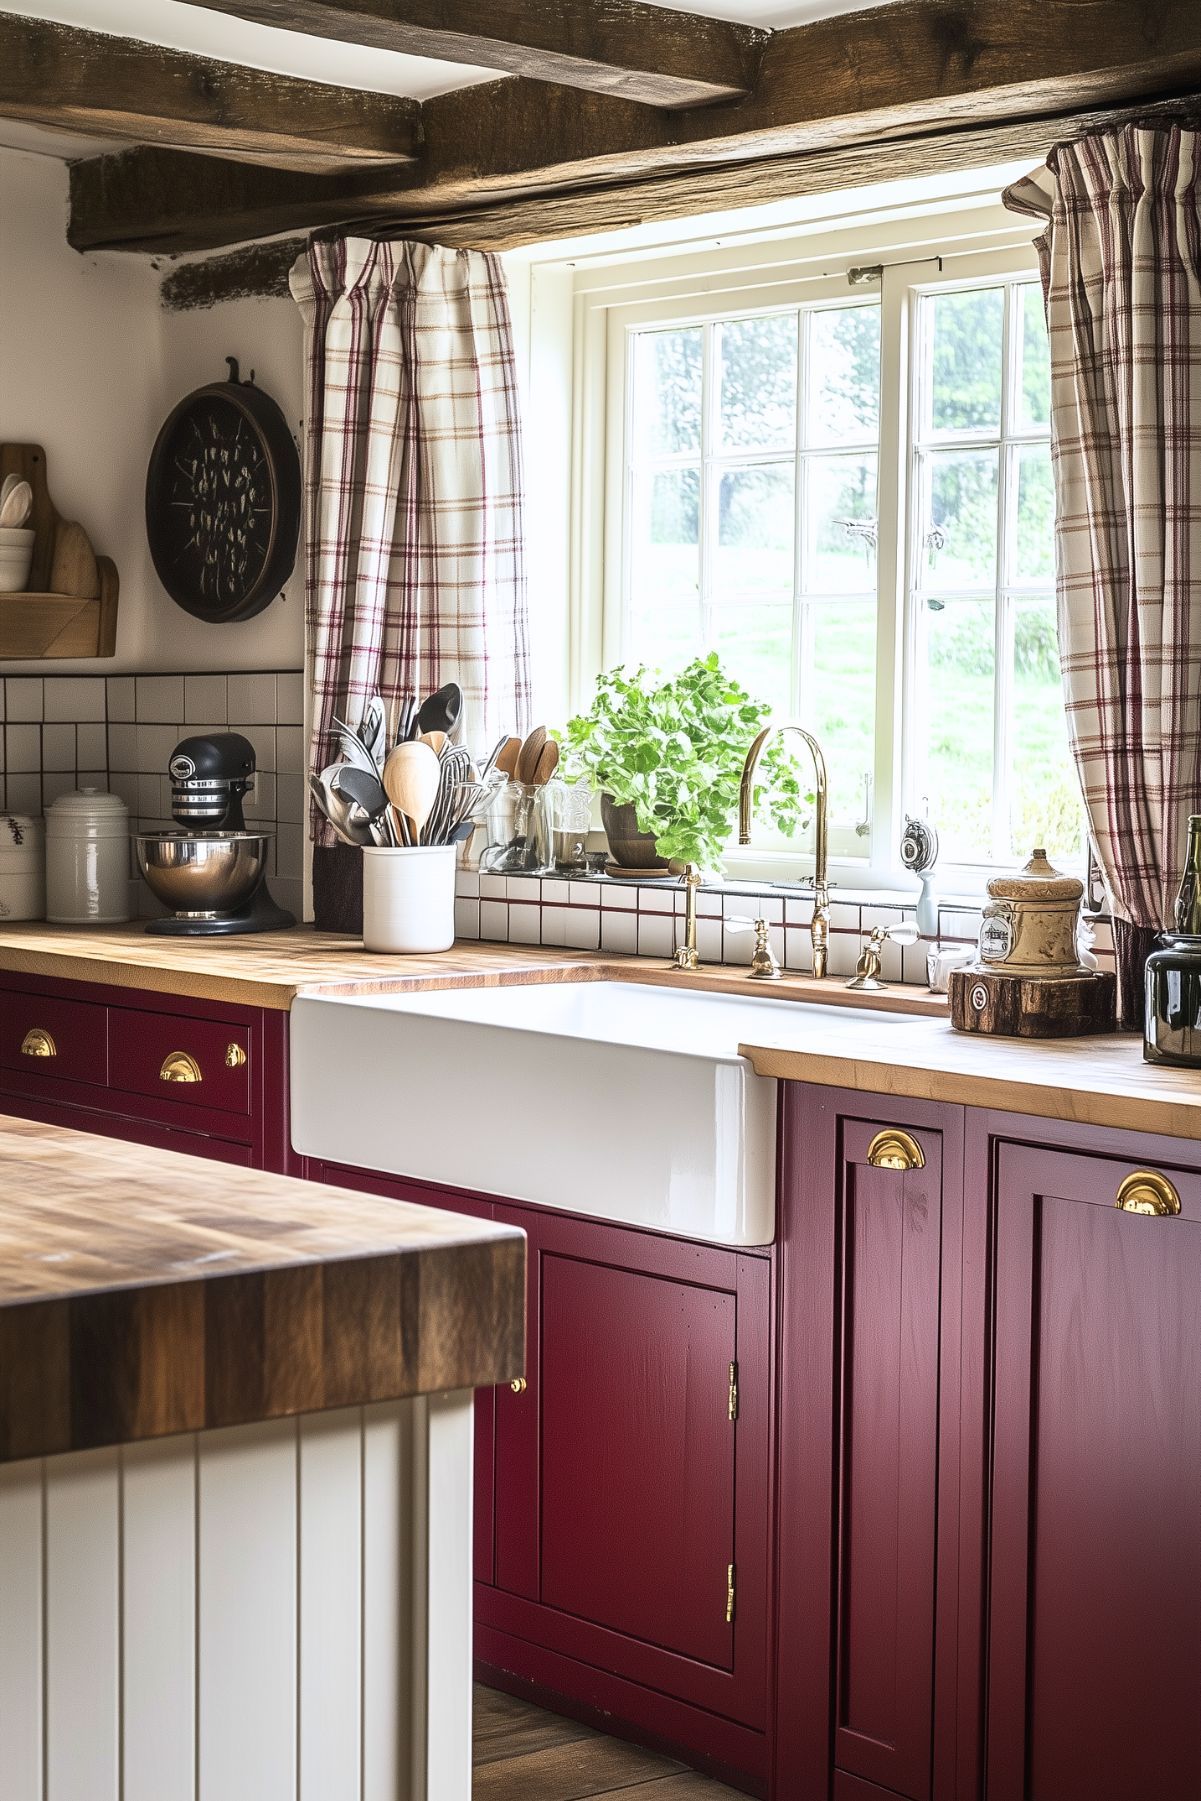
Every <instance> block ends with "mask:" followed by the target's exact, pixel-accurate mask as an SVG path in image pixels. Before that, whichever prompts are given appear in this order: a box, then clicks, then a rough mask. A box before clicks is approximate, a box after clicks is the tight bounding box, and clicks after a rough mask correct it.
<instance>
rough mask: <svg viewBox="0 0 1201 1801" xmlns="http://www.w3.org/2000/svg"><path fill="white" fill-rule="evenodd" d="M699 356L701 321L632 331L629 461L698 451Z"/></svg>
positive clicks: (701, 361)
mask: <svg viewBox="0 0 1201 1801" xmlns="http://www.w3.org/2000/svg"><path fill="white" fill-rule="evenodd" d="M703 360H704V333H703V331H702V329H701V327H700V326H699V325H697V326H692V327H690V328H689V329H688V330H685V331H640V332H638V333H637V334H636V335H635V338H634V367H633V389H634V393H633V400H634V405H633V433H632V439H631V444H630V451H631V459H630V460H631V461H632V462H643V461H645V460H646V458H648V457H657V456H675V455H677V454H679V453H681V452H684V453H691V454H693V455H695V454H696V453H697V452H699V450H700V447H701V367H702V363H703Z"/></svg>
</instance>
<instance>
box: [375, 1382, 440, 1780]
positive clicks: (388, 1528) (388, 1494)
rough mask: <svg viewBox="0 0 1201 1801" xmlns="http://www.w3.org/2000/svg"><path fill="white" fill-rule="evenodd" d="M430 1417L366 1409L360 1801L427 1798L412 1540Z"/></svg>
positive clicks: (409, 1408) (412, 1407) (412, 1406)
mask: <svg viewBox="0 0 1201 1801" xmlns="http://www.w3.org/2000/svg"><path fill="white" fill-rule="evenodd" d="M425 1410H426V1409H425V1402H424V1401H421V1400H415V1401H407V1402H401V1403H400V1404H399V1405H398V1406H390V1405H382V1406H378V1407H366V1408H364V1410H363V1528H362V1529H363V1567H364V1569H365V1570H366V1571H367V1572H369V1574H370V1580H369V1581H367V1582H365V1583H364V1585H363V1698H362V1744H363V1777H362V1801H421V1795H422V1791H421V1789H420V1788H419V1787H418V1783H419V1781H420V1780H421V1777H422V1771H423V1767H424V1753H423V1752H421V1751H419V1750H418V1748H417V1741H418V1740H419V1738H420V1734H419V1733H417V1732H416V1731H415V1724H416V1721H417V1720H418V1719H419V1718H420V1717H421V1714H422V1711H423V1709H424V1704H425V1703H424V1692H423V1690H422V1689H420V1688H419V1678H420V1677H423V1675H424V1669H425V1662H424V1658H420V1659H419V1658H418V1655H417V1640H418V1639H419V1638H420V1631H419V1629H418V1616H417V1612H416V1601H415V1597H414V1592H413V1590H414V1580H415V1575H414V1572H415V1566H416V1563H417V1561H418V1559H417V1557H416V1554H415V1553H416V1550H417V1548H418V1547H416V1546H415V1545H414V1544H413V1542H412V1539H413V1536H414V1535H416V1534H417V1533H421V1532H424V1528H425V1517H424V1513H423V1512H422V1511H421V1510H420V1509H418V1507H417V1505H416V1496H417V1490H416V1483H415V1478H414V1461H415V1457H416V1440H417V1438H418V1436H419V1434H423V1433H424V1429H425ZM406 1514H407V1515H408V1518H407V1519H406ZM398 1522H399V1529H398ZM422 1604H423V1605H424V1594H423V1595H422ZM417 1664H419V1665H420V1669H419V1670H418V1669H417V1668H415V1665H417ZM428 1801H435V1797H434V1796H433V1795H430V1796H429V1798H428Z"/></svg>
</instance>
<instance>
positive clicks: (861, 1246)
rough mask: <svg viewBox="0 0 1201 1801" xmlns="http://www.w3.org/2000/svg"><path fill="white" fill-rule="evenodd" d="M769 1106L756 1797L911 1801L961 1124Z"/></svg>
mask: <svg viewBox="0 0 1201 1801" xmlns="http://www.w3.org/2000/svg"><path fill="white" fill-rule="evenodd" d="M785 1106H786V1127H785V1145H786V1157H785V1164H784V1171H783V1182H782V1189H781V1208H782V1221H781V1225H782V1245H781V1276H780V1282H781V1315H782V1317H781V1330H782V1341H781V1400H780V1482H779V1542H780V1587H779V1608H780V1650H779V1659H780V1661H779V1673H778V1692H779V1708H778V1718H777V1743H776V1790H775V1792H776V1793H777V1794H778V1795H780V1796H788V1797H790V1801H791V1798H793V1797H795V1798H796V1801H811V1798H812V1801H817V1797H822V1798H823V1801H824V1798H825V1797H827V1796H829V1795H831V1794H833V1795H834V1796H835V1797H837V1798H838V1801H852V1798H859V1797H862V1798H863V1801H868V1797H872V1796H879V1795H881V1794H882V1793H883V1792H884V1791H888V1792H889V1793H890V1794H892V1795H901V1796H904V1797H906V1798H907V1801H928V1798H929V1797H931V1796H932V1795H934V1794H935V1793H936V1785H935V1770H934V1742H935V1716H936V1708H937V1707H938V1705H939V1701H938V1691H939V1690H940V1689H941V1688H945V1687H946V1686H947V1684H946V1681H945V1678H944V1676H943V1674H942V1673H941V1671H942V1669H945V1666H946V1662H947V1658H946V1654H945V1653H944V1655H943V1659H942V1664H941V1665H940V1661H939V1651H940V1648H941V1647H940V1643H939V1640H940V1635H942V1634H944V1633H945V1634H946V1635H947V1643H948V1646H949V1648H950V1650H951V1651H952V1652H953V1649H954V1645H953V1633H952V1631H951V1628H952V1627H953V1623H954V1618H955V1595H954V1587H953V1576H954V1558H953V1552H952V1550H951V1548H950V1547H952V1545H953V1540H954V1520H953V1518H952V1514H953V1509H954V1481H953V1476H954V1470H953V1463H952V1459H953V1457H954V1455H955V1451H956V1446H957V1430H956V1407H957V1392H956V1389H955V1385H954V1382H953V1381H952V1380H948V1379H941V1378H940V1366H943V1365H945V1366H946V1368H947V1369H948V1371H949V1370H951V1369H953V1367H954V1355H955V1331H956V1325H955V1312H954V1309H953V1308H950V1309H947V1310H945V1311H944V1308H943V1305H942V1296H943V1290H944V1286H947V1287H949V1288H951V1289H952V1290H954V1287H955V1283H956V1275H957V1268H956V1260H957V1257H958V1252H959V1244H960V1232H959V1211H960V1186H959V1180H960V1174H961V1170H962V1124H961V1122H962V1116H961V1114H960V1112H959V1110H958V1109H956V1108H953V1107H951V1108H941V1109H940V1108H934V1107H924V1106H921V1105H917V1104H914V1103H903V1104H901V1105H900V1106H892V1105H890V1106H889V1107H888V1109H887V1111H886V1112H883V1111H881V1112H876V1111H875V1109H876V1108H879V1106H880V1102H879V1098H878V1097H868V1096H860V1095H851V1094H840V1093H837V1092H835V1091H831V1090H818V1089H814V1090H806V1089H799V1088H791V1089H790V1090H789V1091H788V1094H787V1099H786V1102H785ZM940 1480H944V1482H945V1486H944V1488H943V1491H942V1498H941V1502H940ZM944 1537H945V1539H946V1542H947V1545H948V1551H947V1553H946V1555H945V1556H942V1554H941V1552H940V1540H941V1539H943V1538H944ZM940 1566H941V1570H942V1576H941V1580H940ZM937 1792H942V1793H945V1794H946V1795H947V1797H948V1801H950V1797H951V1796H952V1795H953V1794H954V1789H953V1787H943V1786H942V1784H941V1783H940V1785H939V1790H938V1791H937Z"/></svg>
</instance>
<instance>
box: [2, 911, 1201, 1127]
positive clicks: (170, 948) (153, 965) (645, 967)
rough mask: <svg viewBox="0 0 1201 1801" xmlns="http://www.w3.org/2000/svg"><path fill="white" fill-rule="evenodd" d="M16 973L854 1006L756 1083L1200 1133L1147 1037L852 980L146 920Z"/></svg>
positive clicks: (65, 940) (1199, 1076)
mask: <svg viewBox="0 0 1201 1801" xmlns="http://www.w3.org/2000/svg"><path fill="white" fill-rule="evenodd" d="M5 970H7V971H12V972H16V973H20V974H23V975H29V976H39V975H40V976H52V977H57V978H60V979H61V978H66V979H68V980H75V981H86V982H98V983H106V984H109V985H111V986H114V987H124V988H141V989H150V990H153V991H155V992H157V993H161V994H179V995H186V996H190V997H192V998H195V999H202V1000H215V1001H221V1000H225V1001H232V1002H238V1003H240V1004H242V1005H249V1006H258V1007H269V1008H274V1009H279V1010H283V1011H286V1010H287V1009H288V1008H289V1007H290V1006H291V1004H292V1001H293V1000H294V999H295V997H296V996H297V995H298V994H331V995H352V994H378V993H384V992H388V991H392V990H403V989H412V988H453V987H476V986H491V985H493V984H501V983H504V984H510V983H512V984H520V983H528V982H580V981H601V980H605V979H606V978H607V979H610V980H617V981H623V982H631V981H636V982H655V983H668V984H670V985H671V986H673V987H686V988H697V989H706V990H709V991H711V992H723V993H730V994H739V995H742V996H744V997H745V996H751V995H759V996H763V997H764V998H767V999H771V1000H776V1001H779V1000H794V1001H820V1002H822V1003H824V1004H825V1005H827V1006H836V1007H838V1008H840V1009H842V1008H854V1009H856V1012H857V1016H858V1017H857V1019H856V1031H855V1035H854V1042H853V1043H849V1042H848V1039H849V1037H850V1033H849V1032H848V1030H847V1029H846V1025H845V1024H844V1023H843V1021H842V1020H840V1026H841V1027H842V1029H840V1030H839V1031H838V1032H837V1033H831V1032H830V1030H829V1023H828V1020H823V1017H822V1015H820V1014H814V1013H811V1012H809V1011H808V1010H805V1011H798V1014H797V1019H796V1025H795V1028H790V1030H789V1031H788V1034H787V1038H786V1040H785V1039H784V1037H783V1035H782V1034H781V1033H780V1031H779V1028H778V1026H775V1025H773V1027H772V1031H771V1033H770V1034H768V1033H766V1032H765V1036H764V1041H763V1042H762V1043H745V1044H742V1045H741V1046H740V1047H739V1048H740V1049H741V1050H742V1051H743V1053H744V1054H745V1055H746V1056H748V1057H749V1058H750V1059H751V1061H752V1063H753V1064H754V1066H755V1068H756V1070H757V1071H758V1072H759V1074H760V1075H764V1076H778V1077H783V1078H785V1079H789V1080H793V1081H799V1082H815V1083H818V1084H822V1085H825V1086H827V1087H838V1088H850V1089H860V1090H862V1091H864V1092H866V1093H872V1094H892V1095H898V1096H907V1097H910V1098H917V1099H922V1100H937V1101H949V1102H954V1103H958V1104H960V1105H964V1106H975V1107H992V1108H996V1109H998V1110H1000V1111H1003V1112H1009V1113H1027V1114H1032V1115H1035V1116H1041V1117H1043V1118H1047V1119H1062V1120H1074V1121H1077V1122H1079V1123H1081V1124H1089V1125H1099V1126H1117V1127H1124V1128H1128V1129H1130V1130H1134V1131H1143V1132H1162V1133H1166V1134H1168V1135H1170V1136H1173V1137H1177V1138H1196V1137H1199V1136H1201V1070H1173V1069H1166V1068H1163V1067H1156V1066H1153V1065H1151V1064H1147V1063H1144V1062H1143V1059H1142V1043H1141V1040H1140V1039H1139V1038H1138V1037H1137V1036H1134V1035H1131V1034H1126V1033H1122V1034H1118V1033H1114V1034H1112V1035H1110V1036H1106V1037H1098V1038H1070V1039H1044V1040H1041V1041H1035V1040H1016V1039H1011V1038H988V1037H977V1036H973V1035H970V1034H962V1033H957V1032H952V1030H951V1027H950V1025H949V1024H948V1022H947V1003H946V997H945V996H944V995H932V994H928V993H927V992H926V991H925V990H924V989H921V988H915V987H912V986H910V987H900V986H897V987H892V988H889V989H888V991H887V993H886V994H884V995H880V996H874V995H865V994H855V993H852V992H851V991H850V990H849V989H848V988H847V987H846V984H845V981H844V980H843V978H841V977H831V978H829V979H828V980H826V981H824V982H815V981H814V980H813V978H812V977H806V976H787V977H785V979H784V980H783V981H781V982H753V981H750V980H748V979H747V977H746V976H745V975H744V974H743V973H742V972H741V971H740V970H738V969H734V968H715V967H709V968H704V967H702V968H701V969H700V970H699V971H698V972H697V973H696V974H695V975H684V974H681V973H680V972H678V971H676V970H672V969H669V968H668V967H667V966H666V965H665V964H663V963H661V962H659V961H657V960H655V959H651V958H636V957H609V956H605V955H604V954H603V953H602V954H599V955H598V954H596V953H590V952H587V951H577V950H562V951H558V950H535V949H532V948H529V947H526V946H524V945H511V944H476V943H472V942H462V943H458V944H456V945H455V946H454V948H453V949H452V950H449V951H445V952H443V953H442V954H441V955H439V956H430V957H391V956H374V955H372V954H371V953H370V952H367V951H364V950H363V947H362V944H361V942H360V941H359V940H358V939H357V938H342V937H337V936H335V935H333V934H327V933H317V932H314V931H313V930H312V929H311V928H305V927H298V928H296V929H295V930H293V931H289V932H268V933H262V934H259V935H257V936H250V937H245V938H227V939H219V938H218V939H200V938H190V939H189V938H155V937H150V936H148V935H147V934H146V933H145V932H144V931H143V930H142V929H141V928H140V927H139V926H136V925H132V926H120V927H116V928H114V929H111V930H108V931H98V932H87V931H78V930H72V929H70V928H66V927H58V926H47V925H41V924H37V925H16V926H8V927H6V928H4V930H2V931H0V971H5ZM881 1007H883V1008H885V1009H886V1010H888V1011H889V1012H893V1013H897V1012H903V1013H908V1014H914V1015H920V1016H921V1017H917V1018H914V1019H913V1020H912V1021H911V1023H910V1024H909V1026H908V1027H907V1028H906V1029H904V1030H903V1031H902V1030H901V1028H899V1027H897V1026H892V1027H890V1028H884V1027H881V1026H880V1025H879V1024H877V1023H875V1021H874V1019H873V1015H874V1014H875V1013H876V1012H878V1011H879V1010H880V1009H881ZM777 1017H778V1016H777Z"/></svg>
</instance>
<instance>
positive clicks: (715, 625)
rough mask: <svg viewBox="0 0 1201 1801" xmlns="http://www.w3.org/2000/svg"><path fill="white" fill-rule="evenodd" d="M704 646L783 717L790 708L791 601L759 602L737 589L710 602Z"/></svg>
mask: <svg viewBox="0 0 1201 1801" xmlns="http://www.w3.org/2000/svg"><path fill="white" fill-rule="evenodd" d="M704 648H705V649H706V650H709V649H712V650H716V651H717V652H719V654H720V656H721V659H722V662H723V664H724V665H725V668H726V670H727V671H728V673H729V674H730V675H732V676H733V677H734V679H735V681H739V682H741V683H742V685H743V687H744V688H745V689H746V690H747V693H748V694H753V695H754V697H755V699H756V700H765V701H767V702H768V703H769V704H770V705H771V706H772V707H773V708H774V710H775V712H776V713H777V714H778V715H779V716H781V717H783V718H786V717H787V716H788V714H789V712H790V711H791V691H792V601H791V598H789V599H777V600H775V601H771V602H763V601H761V600H759V599H757V598H755V597H751V596H748V595H737V596H734V597H733V598H731V599H729V600H723V601H720V602H718V603H717V605H715V606H714V608H713V612H712V622H711V626H710V630H709V642H708V643H707V644H706V645H705V646H704Z"/></svg>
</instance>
